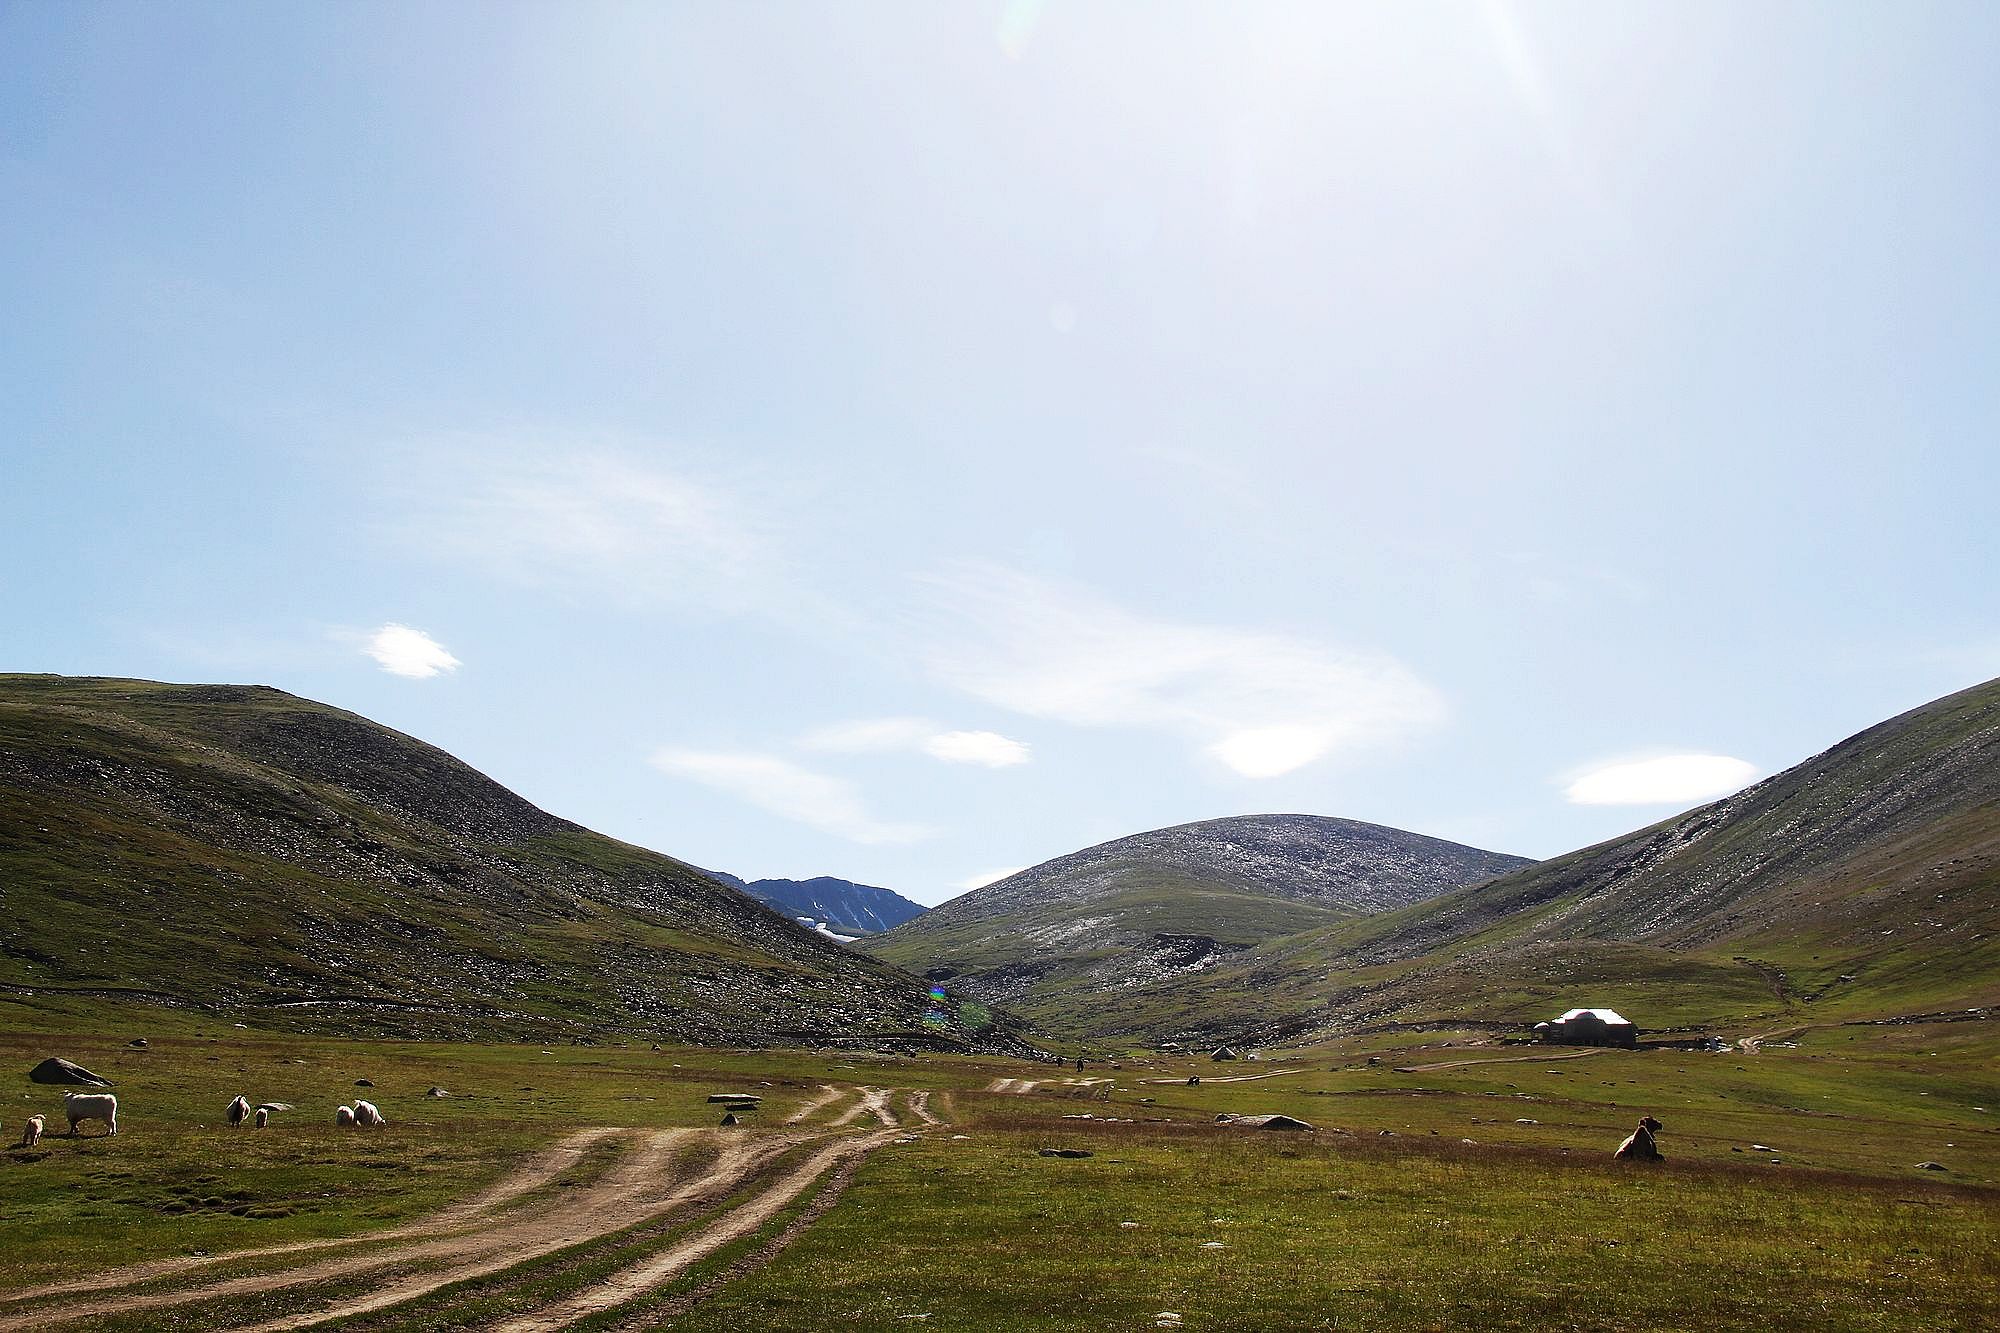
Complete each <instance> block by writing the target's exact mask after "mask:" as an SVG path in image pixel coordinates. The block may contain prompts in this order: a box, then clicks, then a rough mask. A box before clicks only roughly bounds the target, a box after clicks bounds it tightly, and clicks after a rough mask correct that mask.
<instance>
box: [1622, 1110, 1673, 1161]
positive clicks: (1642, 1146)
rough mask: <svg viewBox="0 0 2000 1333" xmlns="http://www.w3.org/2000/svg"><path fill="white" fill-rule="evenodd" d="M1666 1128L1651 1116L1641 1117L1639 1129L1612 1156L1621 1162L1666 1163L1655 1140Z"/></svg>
mask: <svg viewBox="0 0 2000 1333" xmlns="http://www.w3.org/2000/svg"><path fill="white" fill-rule="evenodd" d="M1665 1128H1666V1126H1665V1125H1662V1124H1661V1123H1660V1122H1659V1121H1657V1120H1655V1119H1653V1117H1651V1116H1642V1117H1640V1119H1639V1127H1638V1128H1637V1129H1635V1130H1633V1131H1632V1133H1631V1134H1630V1135H1629V1136H1627V1138H1626V1139H1625V1142H1623V1143H1621V1144H1619V1145H1618V1151H1617V1152H1615V1153H1613V1154H1611V1156H1612V1157H1613V1158H1614V1159H1616V1160H1620V1161H1637V1162H1663V1161H1665V1160H1666V1159H1665V1158H1664V1157H1662V1156H1660V1145H1659V1144H1658V1143H1657V1142H1655V1141H1654V1139H1653V1136H1654V1135H1655V1134H1657V1133H1659V1132H1660V1131H1661V1130H1662V1129H1665Z"/></svg>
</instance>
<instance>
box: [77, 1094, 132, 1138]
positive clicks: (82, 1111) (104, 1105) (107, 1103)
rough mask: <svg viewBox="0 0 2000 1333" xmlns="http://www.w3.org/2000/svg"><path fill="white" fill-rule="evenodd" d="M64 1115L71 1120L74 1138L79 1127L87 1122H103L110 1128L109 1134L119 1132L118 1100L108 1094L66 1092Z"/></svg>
mask: <svg viewBox="0 0 2000 1333" xmlns="http://www.w3.org/2000/svg"><path fill="white" fill-rule="evenodd" d="M63 1115H65V1116H66V1117H68V1119H69V1132H70V1134H71V1136H72V1137H74V1136H75V1134H76V1127H77V1125H78V1124H79V1123H81V1122H82V1121H85V1120H102V1121H103V1122H104V1123H105V1124H106V1125H108V1126H109V1128H108V1129H107V1130H106V1131H105V1132H106V1133H107V1134H116V1133H117V1132H118V1099H117V1098H116V1097H114V1096H112V1095H111V1094H110V1093H108V1092H65V1093H64V1094H63Z"/></svg>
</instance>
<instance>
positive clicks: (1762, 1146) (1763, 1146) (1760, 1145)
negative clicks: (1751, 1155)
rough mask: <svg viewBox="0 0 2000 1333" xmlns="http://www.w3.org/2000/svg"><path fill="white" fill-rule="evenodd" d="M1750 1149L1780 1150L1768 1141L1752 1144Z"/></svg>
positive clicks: (1756, 1150) (1762, 1150)
mask: <svg viewBox="0 0 2000 1333" xmlns="http://www.w3.org/2000/svg"><path fill="white" fill-rule="evenodd" d="M1750 1151H1751V1152H1776V1151H1778V1150H1777V1149H1776V1148H1773V1147H1772V1146H1771V1145H1770V1144H1768V1143H1753V1144H1751V1145H1750Z"/></svg>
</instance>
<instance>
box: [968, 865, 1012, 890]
mask: <svg viewBox="0 0 2000 1333" xmlns="http://www.w3.org/2000/svg"><path fill="white" fill-rule="evenodd" d="M1027 868H1028V867H1026V866H1008V867H1006V868H1005V869H1004V870H982V871H980V872H979V873H978V874H976V875H968V876H966V877H965V878H964V879H962V880H960V881H959V882H958V883H957V884H956V885H954V886H953V887H955V888H960V889H967V890H971V889H983V888H985V887H986V886H987V885H988V884H998V883H999V882H1000V881H1001V880H1003V879H1005V878H1007V876H1009V875H1018V874H1020V873H1021V872H1022V871H1023V870H1026V869H1027Z"/></svg>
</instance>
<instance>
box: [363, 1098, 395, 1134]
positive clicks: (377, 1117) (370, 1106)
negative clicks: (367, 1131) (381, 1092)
mask: <svg viewBox="0 0 2000 1333" xmlns="http://www.w3.org/2000/svg"><path fill="white" fill-rule="evenodd" d="M354 1123H355V1124H357V1125H360V1126H363V1127H364V1128H372V1127H374V1126H376V1125H386V1124H388V1123H389V1122H388V1121H387V1120H385V1119H383V1118H382V1113H381V1112H380V1111H378V1110H376V1109H375V1103H374V1102H363V1101H357V1102H355V1103H354Z"/></svg>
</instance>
